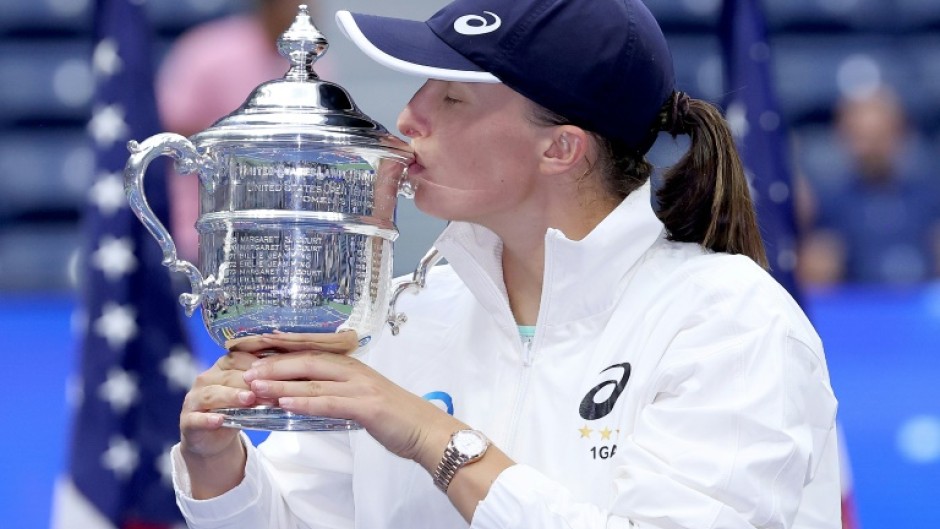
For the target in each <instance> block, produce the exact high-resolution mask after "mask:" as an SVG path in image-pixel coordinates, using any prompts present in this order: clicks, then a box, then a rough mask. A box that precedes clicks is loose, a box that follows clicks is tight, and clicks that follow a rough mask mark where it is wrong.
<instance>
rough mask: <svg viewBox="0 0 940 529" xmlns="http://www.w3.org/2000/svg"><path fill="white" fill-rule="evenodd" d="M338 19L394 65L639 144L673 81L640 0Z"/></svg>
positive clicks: (475, 2) (525, 2)
mask: <svg viewBox="0 0 940 529" xmlns="http://www.w3.org/2000/svg"><path fill="white" fill-rule="evenodd" d="M336 19H337V22H338V24H339V26H340V27H341V28H342V29H343V31H344V32H345V33H346V35H347V36H348V37H349V38H350V39H351V40H352V41H353V42H354V43H355V44H356V45H357V46H358V47H359V48H360V49H361V50H362V51H363V52H365V53H366V55H368V56H369V57H371V58H372V59H374V60H376V61H377V62H379V63H381V64H384V65H386V66H388V67H390V68H393V69H395V70H399V71H402V72H406V73H410V74H415V75H420V76H423V77H428V78H432V79H441V80H446V81H463V82H491V83H495V82H502V83H504V84H506V85H507V86H509V87H510V88H512V89H513V90H515V91H516V92H519V93H520V94H522V95H524V96H526V97H527V98H529V99H531V100H532V101H534V102H536V103H538V104H540V105H542V106H544V107H545V108H547V109H549V110H552V111H553V112H555V113H557V114H560V115H562V116H564V117H565V118H567V119H569V120H571V122H572V123H575V124H577V125H579V126H582V127H584V128H586V129H588V130H591V131H594V132H597V133H600V134H601V135H603V136H605V137H608V138H611V139H616V140H619V141H622V142H624V143H626V144H627V145H628V146H631V147H633V148H635V149H637V150H639V151H642V152H645V151H646V150H647V149H648V148H649V147H650V145H648V143H649V139H650V136H649V132H650V129H651V128H652V127H653V124H654V123H653V122H654V120H655V118H656V116H657V114H658V112H659V109H660V108H661V107H662V105H663V103H665V102H666V100H667V99H668V98H669V97H670V96H671V94H672V92H673V90H674V88H675V73H674V71H673V64H672V55H671V54H670V52H669V48H668V46H667V44H666V38H665V37H664V36H663V33H662V30H661V29H660V27H659V24H658V23H657V22H656V20H655V19H654V18H653V15H652V14H651V13H650V12H649V10H648V9H647V8H646V6H645V5H643V2H641V1H640V0H512V1H507V0H455V1H454V2H451V3H450V4H448V5H447V6H445V7H444V8H443V9H441V10H440V11H438V12H437V13H435V14H434V16H432V17H431V18H430V19H428V20H427V21H426V22H419V21H413V20H402V19H397V18H390V17H379V16H373V15H362V14H353V13H349V12H347V11H340V12H339V13H337V15H336Z"/></svg>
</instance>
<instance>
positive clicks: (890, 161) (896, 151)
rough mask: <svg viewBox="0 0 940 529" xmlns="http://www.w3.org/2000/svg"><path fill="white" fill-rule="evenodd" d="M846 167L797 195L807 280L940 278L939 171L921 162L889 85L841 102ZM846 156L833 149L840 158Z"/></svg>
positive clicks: (802, 271) (913, 133)
mask: <svg viewBox="0 0 940 529" xmlns="http://www.w3.org/2000/svg"><path fill="white" fill-rule="evenodd" d="M834 116H835V120H834V123H833V127H834V130H835V131H836V136H837V138H838V144H837V146H838V147H839V148H840V149H841V151H842V154H843V155H844V156H845V157H846V158H847V163H846V164H845V166H846V168H847V170H846V171H843V172H840V173H838V174H833V175H829V177H828V178H826V179H822V178H817V179H814V180H812V181H811V182H805V184H804V185H803V189H802V192H801V193H799V194H798V204H797V208H798V211H799V218H800V223H801V229H802V231H803V234H802V250H801V253H800V259H799V269H798V270H799V275H800V278H801V279H802V281H803V282H804V284H808V285H823V286H825V285H833V284H838V283H869V284H870V283H881V284H893V285H901V284H914V283H921V282H925V281H929V280H932V279H935V278H937V277H938V276H940V174H938V171H937V168H936V167H933V166H930V165H926V166H925V165H924V164H920V163H918V161H919V160H920V159H921V158H922V156H921V153H918V152H917V150H918V149H919V148H921V147H922V146H921V144H920V140H921V138H920V137H919V135H918V131H917V130H916V129H912V127H911V123H910V120H909V119H908V115H907V112H906V110H905V108H904V106H903V104H902V102H901V100H900V99H899V97H898V95H897V93H896V92H895V91H894V90H893V89H892V88H891V87H890V86H887V85H883V86H879V87H876V88H874V89H871V90H868V91H866V92H865V93H862V94H852V95H850V96H846V97H844V98H843V99H842V100H841V101H839V102H838V104H837V106H836V109H835V113H834ZM838 154H839V153H833V156H837V155H838Z"/></svg>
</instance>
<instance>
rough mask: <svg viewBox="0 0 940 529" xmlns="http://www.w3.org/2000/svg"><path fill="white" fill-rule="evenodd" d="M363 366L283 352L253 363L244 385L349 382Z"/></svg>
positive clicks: (330, 357)
mask: <svg viewBox="0 0 940 529" xmlns="http://www.w3.org/2000/svg"><path fill="white" fill-rule="evenodd" d="M359 366H362V363H361V362H359V361H358V360H356V359H354V358H351V357H348V356H343V355H335V354H331V353H321V352H313V353H285V354H282V355H275V356H269V357H267V358H264V359H261V360H258V361H257V362H255V363H254V364H253V365H252V367H251V369H249V370H248V371H246V372H245V378H244V380H245V382H248V383H250V382H251V381H253V380H298V379H299V380H332V381H338V382H344V381H346V380H349V378H350V377H352V376H353V375H354V374H355V373H356V371H357V370H358V369H359Z"/></svg>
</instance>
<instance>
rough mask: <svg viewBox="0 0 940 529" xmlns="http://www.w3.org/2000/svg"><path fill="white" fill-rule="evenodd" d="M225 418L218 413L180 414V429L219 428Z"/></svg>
mask: <svg viewBox="0 0 940 529" xmlns="http://www.w3.org/2000/svg"><path fill="white" fill-rule="evenodd" d="M224 420H225V417H223V416H222V415H221V414H218V413H185V414H183V415H181V416H180V430H181V431H183V432H186V431H192V430H218V429H220V428H222V422H223V421H224Z"/></svg>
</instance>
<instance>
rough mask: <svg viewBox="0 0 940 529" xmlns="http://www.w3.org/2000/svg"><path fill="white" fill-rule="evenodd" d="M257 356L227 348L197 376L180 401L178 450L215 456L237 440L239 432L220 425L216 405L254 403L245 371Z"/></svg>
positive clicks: (220, 406)
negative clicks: (179, 448)
mask: <svg viewBox="0 0 940 529" xmlns="http://www.w3.org/2000/svg"><path fill="white" fill-rule="evenodd" d="M257 359H258V358H257V357H256V356H255V355H253V354H249V353H247V352H240V351H229V353H228V354H226V355H225V356H222V357H220V358H219V359H218V360H217V361H216V362H215V364H214V365H213V366H212V367H211V368H209V369H208V370H207V371H205V372H203V373H202V374H200V375H199V376H198V377H196V381H195V383H194V384H193V387H192V388H191V389H190V390H189V393H187V394H186V398H185V399H184V400H183V410H182V412H181V413H180V434H181V449H182V450H183V454H184V455H187V454H189V455H193V456H198V457H202V458H212V457H216V456H218V455H220V454H222V453H223V452H225V451H226V449H229V448H230V446H231V445H232V444H233V443H234V442H236V438H237V437H238V431H237V430H233V429H229V428H223V427H222V419H223V417H222V415H220V414H218V413H212V412H211V410H214V409H217V408H241V407H245V406H250V405H252V404H255V401H256V397H255V395H254V394H253V393H251V391H249V388H248V385H247V384H246V383H245V380H244V372H245V371H246V370H247V369H248V368H249V367H250V366H251V364H252V362H254V361H255V360H257Z"/></svg>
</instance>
